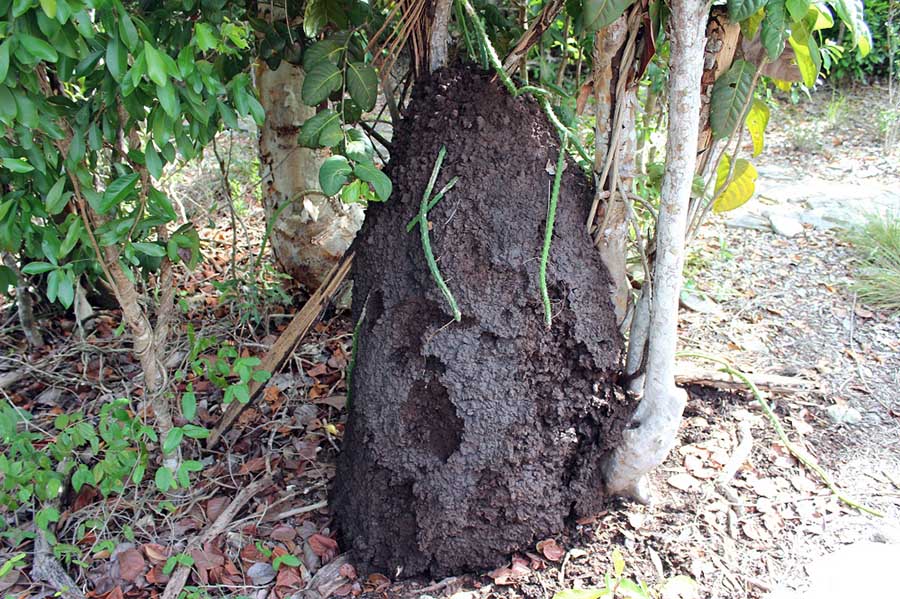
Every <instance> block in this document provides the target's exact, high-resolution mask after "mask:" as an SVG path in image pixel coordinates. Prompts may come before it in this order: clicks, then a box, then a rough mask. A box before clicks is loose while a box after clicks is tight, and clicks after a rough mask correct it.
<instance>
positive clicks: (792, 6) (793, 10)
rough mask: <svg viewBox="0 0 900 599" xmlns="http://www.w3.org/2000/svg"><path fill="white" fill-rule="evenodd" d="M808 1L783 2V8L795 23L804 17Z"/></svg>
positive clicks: (807, 8) (790, 0)
mask: <svg viewBox="0 0 900 599" xmlns="http://www.w3.org/2000/svg"><path fill="white" fill-rule="evenodd" d="M809 1H810V0H785V2H784V7H785V8H786V9H787V13H788V15H789V16H790V17H791V20H792V21H794V22H795V23H796V22H797V21H799V20H800V19H802V18H803V17H805V16H806V13H807V11H808V10H809Z"/></svg>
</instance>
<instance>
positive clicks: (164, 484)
mask: <svg viewBox="0 0 900 599" xmlns="http://www.w3.org/2000/svg"><path fill="white" fill-rule="evenodd" d="M153 480H154V482H155V483H156V488H157V489H159V490H160V491H162V492H163V493H165V492H166V491H168V490H169V489H171V488H172V487H174V486H175V478H174V477H173V476H172V471H171V470H169V469H168V468H166V467H165V466H163V467H161V468H160V469H159V470H157V471H156V476H154V477H153ZM171 559H172V558H169V560H171ZM168 565H169V563H168V562H166V567H168ZM172 568H173V569H174V568H175V566H174V565H173V566H172Z"/></svg>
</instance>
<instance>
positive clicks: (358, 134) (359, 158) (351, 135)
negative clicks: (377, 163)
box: [344, 129, 375, 162]
mask: <svg viewBox="0 0 900 599" xmlns="http://www.w3.org/2000/svg"><path fill="white" fill-rule="evenodd" d="M374 153H375V149H374V148H373V147H372V142H370V141H369V138H368V137H366V136H365V134H364V133H363V132H362V131H360V130H359V129H350V130H349V131H347V143H346V144H345V146H344V155H345V156H347V158H349V159H350V160H353V161H355V162H372V157H373V155H374Z"/></svg>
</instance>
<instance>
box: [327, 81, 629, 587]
mask: <svg viewBox="0 0 900 599" xmlns="http://www.w3.org/2000/svg"><path fill="white" fill-rule="evenodd" d="M490 79H491V77H490V75H489V74H487V73H484V72H481V71H476V70H473V69H468V68H452V69H444V70H442V71H439V72H438V73H436V74H435V76H434V77H433V78H432V79H431V80H430V81H426V82H422V83H420V84H418V86H417V89H416V91H415V93H414V95H413V99H412V101H411V103H410V106H409V109H408V112H407V115H406V118H405V119H404V121H403V123H402V124H401V125H400V126H399V127H398V129H397V131H396V133H395V136H394V144H393V151H392V157H391V163H390V165H389V166H388V168H387V172H388V174H389V175H390V177H391V180H392V181H393V183H394V193H393V195H392V197H391V199H390V200H389V201H388V202H387V203H386V204H383V205H371V206H370V208H369V210H368V213H367V215H366V220H365V224H364V225H363V228H362V230H361V232H360V234H359V236H358V237H357V240H356V242H355V246H354V248H355V252H356V254H355V258H354V264H353V271H352V272H353V281H354V290H353V317H354V319H355V320H358V319H359V317H360V315H361V314H362V313H363V309H364V307H365V317H364V319H363V320H362V324H361V328H360V332H359V340H358V350H357V356H356V363H355V368H354V371H353V378H352V382H351V399H352V405H351V407H350V416H349V420H348V423H347V428H346V432H345V436H344V441H343V451H342V454H341V456H340V459H339V463H338V472H337V477H336V483H335V488H334V490H333V493H332V505H333V507H334V510H335V513H336V515H337V518H338V524H339V528H340V529H341V533H342V535H343V539H344V543H345V545H346V546H347V547H349V548H350V549H351V550H352V551H353V552H354V553H355V558H356V559H357V561H358V562H359V565H360V566H362V567H363V569H369V570H374V571H381V572H384V573H386V574H389V575H391V576H393V575H396V574H397V571H398V569H402V570H401V572H400V574H401V576H412V575H416V574H424V573H429V574H431V575H434V576H444V575H449V574H453V573H458V572H462V571H466V570H472V569H482V568H491V567H495V566H497V565H499V564H501V563H502V562H503V561H504V560H506V559H508V555H509V554H510V553H511V552H513V551H515V550H517V549H522V548H525V547H528V546H529V545H533V543H534V542H535V541H536V540H539V539H542V538H545V537H547V536H549V535H552V534H554V533H557V532H559V531H561V530H562V529H563V528H564V527H565V525H566V522H567V520H568V519H569V518H570V517H571V516H577V515H583V514H589V513H593V512H595V511H597V510H599V507H600V505H601V502H602V480H601V476H600V471H599V467H600V464H601V462H602V460H603V457H604V456H605V455H606V454H607V453H608V452H609V451H610V449H611V448H612V447H614V446H615V444H616V443H617V442H618V440H619V439H620V431H621V430H622V427H623V426H624V424H625V422H626V421H627V417H628V416H629V415H630V413H631V411H632V409H633V406H632V405H630V404H629V403H626V402H625V401H624V400H622V399H619V398H618V397H617V396H616V395H614V394H613V392H612V385H613V381H614V379H615V375H616V373H617V371H618V369H619V364H620V359H621V351H622V341H621V338H620V336H619V333H618V330H617V327H616V324H615V316H614V313H613V307H612V304H611V302H610V300H609V276H608V274H607V271H606V269H605V268H604V266H603V264H602V262H601V261H600V258H599V255H598V253H597V252H596V250H594V248H593V247H592V245H591V242H590V239H589V237H588V235H587V232H586V230H585V222H586V220H587V213H588V208H589V205H590V200H591V191H590V189H589V186H588V183H587V180H586V178H585V177H584V176H583V174H582V173H581V172H580V171H579V169H578V168H577V166H576V165H575V164H574V163H571V162H569V164H568V168H567V169H566V171H565V173H564V176H563V180H562V186H561V191H560V195H559V205H558V209H557V217H556V225H555V228H554V235H553V245H552V249H551V252H550V262H549V267H548V277H547V279H548V288H549V292H550V298H551V301H552V304H553V326H552V328H551V329H550V330H547V329H546V328H545V326H544V315H543V307H542V304H541V300H540V291H539V287H538V268H539V256H540V253H541V246H542V243H543V235H544V226H545V221H546V216H547V202H548V197H549V188H550V184H551V182H552V178H553V176H552V174H550V173H548V166H550V167H551V168H552V166H553V165H554V164H555V162H556V159H557V156H558V153H559V141H558V138H557V136H556V134H555V132H554V131H553V129H552V126H551V125H550V123H549V122H548V121H547V119H546V117H545V116H544V115H543V113H542V112H541V111H540V108H539V107H538V105H537V103H536V102H534V101H533V100H531V99H529V98H518V99H514V98H512V97H511V96H510V95H509V94H508V93H507V92H506V90H504V89H503V88H502V87H501V85H500V84H497V83H491V82H490ZM441 145H445V146H446V148H447V156H446V159H445V160H444V164H443V168H442V169H441V172H440V176H439V178H438V181H437V185H436V186H435V192H436V191H437V190H439V189H440V188H441V187H442V186H443V185H444V184H445V183H446V182H447V181H449V180H450V179H451V178H452V177H453V176H459V177H460V180H459V182H458V183H457V185H456V186H455V187H454V188H453V190H452V191H450V192H449V193H448V194H447V196H446V197H445V198H444V199H443V200H441V202H440V203H438V204H437V206H436V207H435V208H433V209H432V210H431V211H430V212H429V220H430V221H431V223H432V225H433V228H432V231H431V234H430V235H431V243H432V248H433V250H434V254H435V257H436V258H437V260H438V264H439V266H440V270H441V273H442V274H443V276H444V278H445V280H446V281H447V284H448V286H449V288H450V290H451V291H452V292H453V294H454V297H455V298H456V301H457V302H458V304H459V308H460V310H461V311H462V315H463V317H462V321H461V322H458V323H457V322H454V321H453V320H452V313H451V311H450V308H449V306H448V305H447V302H446V301H445V299H444V298H443V296H442V295H441V293H440V291H439V290H438V288H437V286H436V285H435V283H434V281H433V280H432V278H431V275H430V273H429V271H428V267H427V265H426V262H425V255H424V252H423V249H422V244H421V241H420V237H419V233H418V230H414V231H413V232H411V233H407V232H406V225H407V223H408V222H409V221H410V220H411V219H412V218H414V217H415V216H416V215H417V213H418V208H419V202H420V201H421V198H422V194H423V192H424V190H425V186H426V185H427V182H428V178H429V176H430V175H431V171H432V168H433V166H434V162H435V159H436V157H437V154H438V151H439V149H440V147H441Z"/></svg>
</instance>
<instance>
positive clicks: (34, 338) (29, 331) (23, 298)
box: [3, 253, 44, 349]
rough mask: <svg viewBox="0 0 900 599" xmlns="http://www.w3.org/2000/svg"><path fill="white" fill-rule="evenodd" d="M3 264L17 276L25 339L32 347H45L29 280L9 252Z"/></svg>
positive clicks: (17, 294)
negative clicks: (38, 326) (35, 318)
mask: <svg viewBox="0 0 900 599" xmlns="http://www.w3.org/2000/svg"><path fill="white" fill-rule="evenodd" d="M3 264H5V265H6V267H7V268H8V269H10V270H11V271H12V272H13V274H14V275H15V276H16V308H17V309H18V312H19V324H20V325H21V326H22V332H23V333H25V340H26V341H27V342H28V345H29V347H31V348H35V349H36V348H40V347H44V338H43V337H42V336H41V331H40V329H38V328H37V323H35V322H34V307H33V301H32V297H31V292H30V291H29V290H28V281H27V280H26V279H25V275H23V274H22V272H21V271H20V270H19V265H18V264H16V259H15V258H13V257H12V256H10V255H9V254H7V253H4V254H3Z"/></svg>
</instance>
